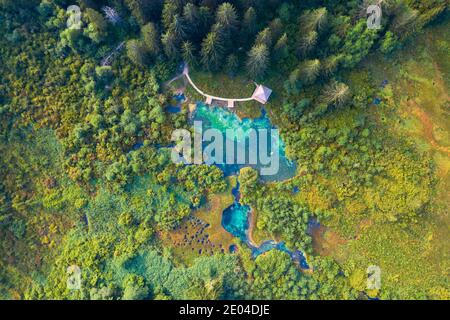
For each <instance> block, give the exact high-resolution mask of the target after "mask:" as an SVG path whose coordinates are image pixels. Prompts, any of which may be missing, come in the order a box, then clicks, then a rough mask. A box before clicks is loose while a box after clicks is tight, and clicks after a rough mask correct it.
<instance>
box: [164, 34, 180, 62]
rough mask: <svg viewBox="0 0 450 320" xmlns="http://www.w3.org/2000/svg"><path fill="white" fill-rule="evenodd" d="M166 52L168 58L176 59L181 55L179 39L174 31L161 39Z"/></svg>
mask: <svg viewBox="0 0 450 320" xmlns="http://www.w3.org/2000/svg"><path fill="white" fill-rule="evenodd" d="M161 42H162V44H163V47H164V52H165V54H166V55H167V57H168V58H176V57H177V56H178V55H179V51H178V38H177V36H176V34H175V32H174V31H173V30H171V29H170V30H167V32H166V33H164V34H163V36H162V38H161Z"/></svg>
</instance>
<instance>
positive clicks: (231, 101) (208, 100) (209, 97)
mask: <svg viewBox="0 0 450 320" xmlns="http://www.w3.org/2000/svg"><path fill="white" fill-rule="evenodd" d="M183 75H184V76H185V77H186V79H187V80H188V82H189V84H190V85H191V86H192V87H193V88H194V89H195V91H197V92H198V93H199V94H201V95H202V96H204V97H205V98H206V100H205V102H206V104H212V102H213V100H216V101H223V102H226V103H227V106H228V108H234V106H235V105H234V104H235V102H246V101H252V100H254V98H253V96H252V97H249V98H223V97H217V96H213V95H210V94H207V93H205V92H203V91H202V90H200V89H199V88H198V87H197V86H196V85H195V83H194V81H192V79H191V77H190V76H189V67H188V65H187V64H184V69H183Z"/></svg>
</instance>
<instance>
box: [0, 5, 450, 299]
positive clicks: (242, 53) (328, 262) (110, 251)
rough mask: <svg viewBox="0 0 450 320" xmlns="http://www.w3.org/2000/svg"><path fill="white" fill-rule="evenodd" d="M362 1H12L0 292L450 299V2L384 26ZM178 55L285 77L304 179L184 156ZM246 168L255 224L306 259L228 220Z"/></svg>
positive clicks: (209, 75)
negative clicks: (301, 262)
mask: <svg viewBox="0 0 450 320" xmlns="http://www.w3.org/2000/svg"><path fill="white" fill-rule="evenodd" d="M367 3H368V1H301V2H299V1H291V0H271V1H261V0H258V1H253V0H229V1H222V0H176V1H174V0H152V1H150V0H102V1H90V0H79V1H65V0H0V31H1V33H2V34H3V35H4V36H3V37H1V38H0V155H1V156H0V256H1V257H0V298H1V299H367V297H371V298H375V297H377V298H382V299H450V283H449V279H450V278H449V274H448V272H449V261H450V259H449V256H448V252H449V250H448V249H449V241H448V231H449V218H448V208H449V202H450V199H449V195H448V190H449V181H450V180H449V179H450V178H449V169H450V165H449V163H450V159H449V156H450V154H449V146H450V137H449V129H450V125H449V120H448V119H449V106H450V98H449V95H448V92H449V88H450V77H449V74H450V60H449V59H450V57H449V55H448V52H449V48H450V33H449V26H450V20H449V9H448V7H449V2H448V1H447V0H430V1H416V0H386V1H384V3H383V18H382V20H381V28H380V29H369V28H367V23H366V20H367V16H366V5H367ZM70 5H77V6H79V8H80V10H81V17H80V20H79V21H77V17H76V16H74V13H73V12H70V10H69V11H68V10H67V8H68V7H69V6H70ZM68 21H69V24H68ZM182 61H185V62H188V63H189V65H190V67H191V69H192V76H193V77H195V78H196V81H199V82H200V84H199V86H201V87H202V88H205V90H206V89H208V91H211V92H213V93H216V94H219V93H221V92H225V96H248V95H249V92H250V93H251V90H252V85H251V83H252V81H259V82H263V83H264V84H266V85H268V86H270V87H271V88H272V89H273V90H274V94H273V97H272V98H271V99H272V100H271V101H270V102H269V103H268V104H267V105H266V106H265V108H266V111H267V115H268V117H269V118H270V120H271V121H272V123H273V124H274V125H276V126H277V127H278V128H279V129H280V132H281V138H282V140H283V142H284V145H285V147H286V155H287V156H288V157H289V159H291V160H292V161H295V163H296V164H297V167H296V168H297V172H296V175H295V177H293V178H290V179H287V180H285V181H273V182H265V181H263V180H262V179H260V177H259V176H258V172H257V171H256V170H254V169H251V168H243V169H241V171H240V174H239V176H238V177H237V178H235V177H227V176H226V174H225V173H224V172H223V171H222V170H221V169H220V168H219V167H216V166H208V165H181V164H174V163H172V161H171V159H170V148H171V146H172V145H171V144H172V142H171V141H170V138H171V133H172V131H173V130H174V129H179V128H189V127H190V117H189V111H188V110H187V108H186V106H185V105H183V106H182V108H181V109H182V110H181V112H179V113H170V112H167V110H166V107H168V106H169V105H170V104H172V103H173V101H172V95H173V93H172V92H171V91H170V90H169V89H170V88H166V86H165V85H164V84H165V82H166V81H167V80H169V79H171V78H172V77H173V76H174V75H176V74H178V73H179V72H180V70H179V69H180V64H181V63H182ZM177 89H180V88H177ZM181 89H183V88H181ZM249 90H250V91H249ZM234 93H236V94H234ZM185 94H186V95H187V98H188V99H190V102H195V99H196V98H197V97H196V95H195V94H192V92H191V91H190V89H188V88H187V89H186V91H185ZM260 109H261V106H259V105H256V104H254V103H249V104H240V105H238V106H237V111H236V113H237V114H238V115H241V116H243V115H245V116H248V115H251V116H252V117H257V116H259V113H260ZM269 124H270V121H269ZM236 182H239V185H240V194H241V197H240V203H241V204H242V205H248V206H249V207H251V208H252V219H251V220H252V221H250V222H251V224H252V225H251V226H250V230H251V231H250V232H251V235H250V236H251V237H253V240H254V241H256V242H258V243H261V242H263V241H265V240H268V239H275V240H277V241H284V243H285V244H286V246H287V247H288V248H289V249H290V250H301V251H302V252H304V253H305V255H306V256H307V260H308V264H309V266H310V268H309V269H308V270H304V269H302V268H300V267H299V266H298V265H296V264H295V263H294V261H293V260H292V259H291V257H290V256H289V254H288V253H286V252H283V251H280V250H270V251H268V252H266V253H264V254H261V255H259V256H258V257H256V258H255V257H253V256H252V250H251V249H250V248H249V247H248V246H246V245H245V244H244V243H243V242H242V241H241V240H239V239H237V238H233V237H232V236H231V235H230V234H228V233H227V232H226V231H225V229H223V228H222V226H221V225H220V221H221V214H222V212H223V211H224V210H225V209H226V208H227V207H229V206H230V205H231V204H232V203H233V199H232V196H231V195H230V193H231V190H232V188H234V187H235V186H236ZM232 245H233V248H234V250H230V246H232ZM230 251H231V252H230ZM73 265H76V266H79V268H80V269H81V277H82V278H81V279H82V286H81V289H80V290H71V289H70V288H68V286H67V279H68V272H67V269H68V267H70V266H73ZM372 265H376V266H379V268H380V269H381V270H382V286H381V288H379V289H368V288H367V268H368V267H369V266H372Z"/></svg>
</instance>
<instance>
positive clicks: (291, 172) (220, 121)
mask: <svg viewBox="0 0 450 320" xmlns="http://www.w3.org/2000/svg"><path fill="white" fill-rule="evenodd" d="M193 120H194V121H202V129H203V131H205V130H207V129H210V128H213V129H217V130H219V131H221V132H222V134H223V136H224V137H225V132H226V130H227V129H232V130H237V129H242V131H243V132H244V135H243V136H242V137H238V139H236V141H237V143H240V144H241V145H244V146H245V144H247V148H246V153H249V152H256V150H248V149H249V148H248V140H247V139H248V132H249V130H251V129H254V130H258V129H267V130H270V133H271V139H274V141H275V144H274V145H275V147H276V148H278V151H279V155H280V157H279V170H278V172H277V173H276V174H275V175H260V179H261V180H262V181H264V182H270V181H283V180H287V179H289V178H292V177H294V176H295V174H296V170H297V167H296V165H295V163H294V162H293V161H290V160H289V159H288V158H287V156H286V151H285V145H284V143H283V141H282V140H281V138H278V139H276V137H275V135H274V131H271V129H275V127H274V126H273V125H272V123H271V122H270V119H269V118H268V117H267V114H266V112H265V111H264V110H263V111H262V115H261V117H259V118H257V119H248V118H244V119H242V120H241V119H240V118H239V117H238V116H237V115H236V114H235V113H233V112H231V111H229V110H226V109H225V108H221V107H211V106H207V105H205V104H203V103H199V104H198V105H197V109H196V111H195V114H194V116H193ZM268 145H269V146H270V142H269V143H268ZM224 146H225V144H224ZM224 151H225V150H224ZM268 151H269V152H271V151H272V150H271V149H270V148H269V150H268ZM225 157H226V152H224V158H225ZM217 166H218V167H219V168H220V169H221V170H222V171H223V172H224V173H225V175H226V176H230V175H236V174H238V172H239V170H240V169H241V168H243V167H247V166H249V165H248V164H245V165H239V164H217ZM250 166H251V167H253V168H255V169H256V170H260V169H261V168H262V164H261V163H260V162H259V159H258V164H256V165H250Z"/></svg>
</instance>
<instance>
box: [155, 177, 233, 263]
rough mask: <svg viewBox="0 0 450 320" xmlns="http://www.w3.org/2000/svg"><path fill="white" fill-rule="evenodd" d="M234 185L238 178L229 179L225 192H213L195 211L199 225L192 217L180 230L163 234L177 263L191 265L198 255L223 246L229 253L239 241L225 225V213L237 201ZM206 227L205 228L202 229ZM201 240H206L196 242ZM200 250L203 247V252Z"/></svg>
mask: <svg viewBox="0 0 450 320" xmlns="http://www.w3.org/2000/svg"><path fill="white" fill-rule="evenodd" d="M235 185H236V178H235V177H231V178H229V179H228V188H227V190H226V191H225V192H223V193H220V194H214V195H211V196H210V197H209V199H208V202H207V204H206V205H204V207H202V208H201V209H199V210H196V211H195V212H193V213H192V217H193V219H199V220H194V221H197V222H198V221H201V223H200V224H199V225H196V223H195V222H193V220H192V219H189V220H185V221H184V222H183V223H182V224H181V226H180V228H179V229H177V230H175V231H170V232H163V233H161V235H160V239H161V241H162V242H163V245H164V246H167V247H170V248H171V251H172V254H173V257H174V260H175V262H176V263H177V264H182V265H191V264H192V262H193V261H194V260H195V259H196V258H198V257H200V256H205V255H211V254H217V253H221V252H222V249H223V252H225V253H228V252H229V248H230V246H231V245H232V244H234V243H235V242H236V241H237V240H236V239H235V238H234V237H233V236H232V235H231V234H230V233H228V232H227V231H226V230H225V229H224V228H223V227H222V212H223V210H225V209H226V208H227V207H229V206H230V205H232V204H233V202H234V197H233V195H232V193H231V190H232V188H234V187H235ZM203 227H204V231H203V232H199V230H201V229H202V228H203ZM196 234H197V235H198V237H197V238H195V235H196ZM206 235H207V236H206ZM185 236H186V237H187V238H188V241H190V240H189V239H191V237H192V236H194V241H192V242H189V243H186V242H184V237H185ZM198 239H201V240H204V243H201V241H200V242H197V240H198ZM208 240H209V241H208ZM199 250H202V252H201V254H200V253H199Z"/></svg>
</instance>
